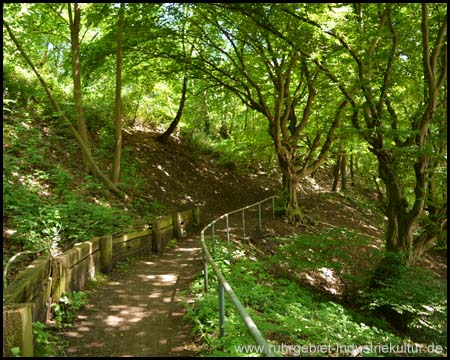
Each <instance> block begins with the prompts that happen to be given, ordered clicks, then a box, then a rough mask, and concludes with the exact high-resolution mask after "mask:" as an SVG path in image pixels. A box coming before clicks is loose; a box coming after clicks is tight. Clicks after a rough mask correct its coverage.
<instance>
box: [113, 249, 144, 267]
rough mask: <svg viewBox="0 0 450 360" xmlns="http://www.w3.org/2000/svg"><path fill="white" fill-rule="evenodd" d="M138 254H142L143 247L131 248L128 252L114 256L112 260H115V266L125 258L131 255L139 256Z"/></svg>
mask: <svg viewBox="0 0 450 360" xmlns="http://www.w3.org/2000/svg"><path fill="white" fill-rule="evenodd" d="M138 255H142V249H131V250H130V251H128V252H124V253H121V254H118V255H116V256H113V258H112V262H113V265H114V266H115V265H116V264H117V262H118V261H121V260H125V259H128V258H130V257H133V256H138Z"/></svg>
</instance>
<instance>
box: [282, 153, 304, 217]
mask: <svg viewBox="0 0 450 360" xmlns="http://www.w3.org/2000/svg"><path fill="white" fill-rule="evenodd" d="M277 153H278V161H279V164H280V169H281V172H282V174H283V192H284V193H285V195H286V198H285V202H286V203H285V204H284V206H285V215H286V218H287V219H288V221H289V223H297V222H303V221H304V216H303V214H302V213H301V209H300V206H299V203H298V195H297V188H298V186H299V178H298V175H297V170H296V168H295V162H296V160H297V159H296V157H297V156H296V150H292V151H288V150H287V149H285V148H284V147H279V148H278V149H277Z"/></svg>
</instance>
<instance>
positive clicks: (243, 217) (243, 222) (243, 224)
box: [242, 209, 245, 240]
mask: <svg viewBox="0 0 450 360" xmlns="http://www.w3.org/2000/svg"><path fill="white" fill-rule="evenodd" d="M242 227H243V228H244V240H245V209H242Z"/></svg>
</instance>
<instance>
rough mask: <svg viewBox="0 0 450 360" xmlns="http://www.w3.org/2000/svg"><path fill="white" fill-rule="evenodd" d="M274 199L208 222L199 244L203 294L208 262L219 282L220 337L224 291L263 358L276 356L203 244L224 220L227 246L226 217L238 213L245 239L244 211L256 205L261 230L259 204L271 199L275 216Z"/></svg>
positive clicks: (206, 284) (222, 328) (228, 231)
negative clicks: (260, 350)
mask: <svg viewBox="0 0 450 360" xmlns="http://www.w3.org/2000/svg"><path fill="white" fill-rule="evenodd" d="M275 197H276V195H272V196H271V197H268V198H267V199H264V200H261V201H259V202H257V203H255V204H252V205H248V206H245V207H243V208H240V209H238V210H234V211H230V212H228V213H226V214H223V215H221V216H220V217H218V218H217V219H215V220H214V221H212V222H210V223H209V224H208V225H206V226H205V227H204V228H203V230H202V231H201V244H202V250H203V266H204V272H203V274H204V280H205V292H207V291H208V262H209V263H210V264H211V267H212V268H213V270H214V272H215V273H216V275H217V279H218V282H219V319H220V336H224V335H225V299H224V290H225V291H226V292H227V294H228V296H229V297H230V299H231V301H232V303H233V304H234V306H235V307H236V309H237V311H238V312H239V315H240V316H241V318H242V320H243V321H244V323H245V325H246V326H247V329H248V331H249V333H250V335H251V336H252V337H253V339H254V340H255V342H256V344H258V345H259V346H260V348H261V349H263V351H262V354H263V355H264V356H270V357H275V356H276V355H275V354H274V353H273V352H272V350H271V347H270V346H269V344H267V342H266V340H265V339H264V337H263V336H262V335H261V332H260V331H259V329H258V328H257V326H256V324H255V323H254V322H253V320H252V318H251V317H250V315H249V314H248V313H247V311H246V310H245V308H244V306H243V305H242V303H241V302H240V300H239V298H238V297H237V296H236V294H235V293H234V291H233V289H232V287H231V285H230V284H229V283H228V281H227V280H226V279H225V277H224V276H223V274H222V272H221V271H220V270H219V268H218V267H217V264H216V263H215V261H214V259H213V258H212V256H211V254H210V253H209V251H208V247H207V246H206V242H205V231H206V230H207V229H208V228H210V227H212V228H213V230H214V224H215V223H216V222H217V221H219V220H221V219H223V218H225V219H226V221H227V241H228V244H229V242H230V229H229V223H228V217H229V215H232V214H235V213H237V212H239V211H242V223H243V227H244V237H245V216H244V211H245V210H246V209H249V208H252V207H254V206H256V205H258V209H259V228H260V230H261V223H262V221H261V204H262V203H264V202H266V201H268V200H270V199H272V208H273V210H272V211H273V214H275ZM213 243H214V231H213Z"/></svg>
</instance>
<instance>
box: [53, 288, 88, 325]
mask: <svg viewBox="0 0 450 360" xmlns="http://www.w3.org/2000/svg"><path fill="white" fill-rule="evenodd" d="M84 305H86V293H84V292H82V291H71V292H64V293H63V295H62V297H61V298H60V299H59V301H58V302H57V303H56V304H53V311H54V313H55V320H56V324H57V327H58V328H66V327H71V326H72V325H73V321H74V319H75V315H76V313H77V312H78V311H79V310H80V309H81V308H82V307H83V306H84Z"/></svg>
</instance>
